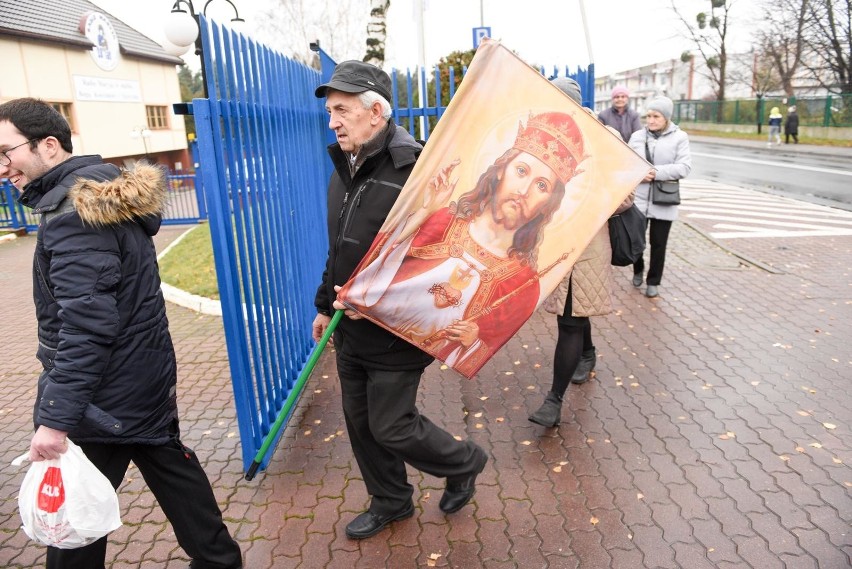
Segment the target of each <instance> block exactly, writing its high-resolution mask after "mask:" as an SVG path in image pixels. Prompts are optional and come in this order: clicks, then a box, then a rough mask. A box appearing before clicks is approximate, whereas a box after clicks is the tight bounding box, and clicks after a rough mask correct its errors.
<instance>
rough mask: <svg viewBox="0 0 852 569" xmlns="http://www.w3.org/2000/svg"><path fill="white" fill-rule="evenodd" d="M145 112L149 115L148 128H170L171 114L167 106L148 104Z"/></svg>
mask: <svg viewBox="0 0 852 569" xmlns="http://www.w3.org/2000/svg"><path fill="white" fill-rule="evenodd" d="M145 114H146V115H147V116H148V128H151V129H164V128H169V114H168V110H167V107H165V106H162V107H161V106H153V105H147V106H146V107H145Z"/></svg>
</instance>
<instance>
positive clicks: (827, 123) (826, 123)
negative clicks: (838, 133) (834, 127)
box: [822, 93, 831, 126]
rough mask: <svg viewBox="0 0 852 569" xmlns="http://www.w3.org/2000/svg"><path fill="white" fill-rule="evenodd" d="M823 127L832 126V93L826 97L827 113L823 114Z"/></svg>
mask: <svg viewBox="0 0 852 569" xmlns="http://www.w3.org/2000/svg"><path fill="white" fill-rule="evenodd" d="M822 126H831V93H829V94H828V95H826V96H825V111H824V112H823V114H822Z"/></svg>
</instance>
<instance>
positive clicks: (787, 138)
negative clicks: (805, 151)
mask: <svg viewBox="0 0 852 569" xmlns="http://www.w3.org/2000/svg"><path fill="white" fill-rule="evenodd" d="M791 136H792V137H793V142H795V143H796V144H799V134H798V133H795V134H794V133H792V132H786V133H784V144H790V137H791Z"/></svg>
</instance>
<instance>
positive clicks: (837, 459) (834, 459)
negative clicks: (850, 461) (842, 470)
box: [831, 456, 843, 464]
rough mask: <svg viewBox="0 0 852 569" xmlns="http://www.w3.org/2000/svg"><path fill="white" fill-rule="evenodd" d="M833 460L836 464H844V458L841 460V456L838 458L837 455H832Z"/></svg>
mask: <svg viewBox="0 0 852 569" xmlns="http://www.w3.org/2000/svg"><path fill="white" fill-rule="evenodd" d="M831 461H832V462H833V463H834V464H843V461H842V460H840V459H839V458H837V457H836V456H833V457H831Z"/></svg>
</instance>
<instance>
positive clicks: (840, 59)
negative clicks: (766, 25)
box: [804, 0, 852, 94]
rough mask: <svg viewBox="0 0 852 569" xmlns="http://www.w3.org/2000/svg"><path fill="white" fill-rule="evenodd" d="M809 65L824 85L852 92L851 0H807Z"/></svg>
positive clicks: (830, 89) (832, 89) (835, 90)
mask: <svg viewBox="0 0 852 569" xmlns="http://www.w3.org/2000/svg"><path fill="white" fill-rule="evenodd" d="M807 3H808V14H807V23H806V26H805V30H804V35H805V41H806V43H807V46H808V48H809V52H810V53H809V55H810V56H811V57H812V58H813V62H812V63H811V62H810V60H809V59H810V58H809V59H808V60H806V63H805V67H807V68H808V69H809V70H810V71H811V73H812V74H813V76H814V78H815V79H816V80H817V81H818V82H819V84H820V85H821V86H822V87H825V88H826V89H828V90H829V91H831V92H834V93H844V94H848V93H852V23H850V13H852V0H808V2H807Z"/></svg>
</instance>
